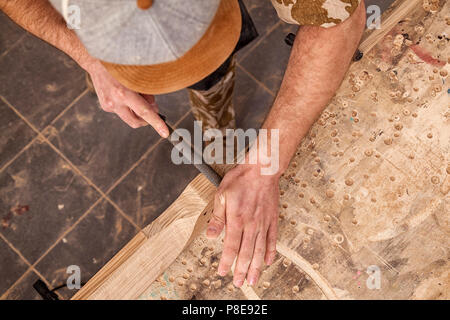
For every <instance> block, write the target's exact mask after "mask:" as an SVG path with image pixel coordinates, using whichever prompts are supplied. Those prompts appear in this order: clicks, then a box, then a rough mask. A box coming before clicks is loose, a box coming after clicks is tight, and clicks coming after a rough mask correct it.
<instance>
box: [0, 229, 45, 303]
mask: <svg viewBox="0 0 450 320" xmlns="http://www.w3.org/2000/svg"><path fill="white" fill-rule="evenodd" d="M0 239H2V240H3V241H5V243H6V244H7V245H8V246H9V248H10V249H11V250H13V251H14V252H15V253H16V254H17V255H18V256H19V258H20V259H21V260H23V262H25V264H26V265H27V266H28V269H27V271H25V272H24V273H23V274H22V276H20V277H19V279H17V280H16V281H15V282H14V283H13V284H12V285H11V286H10V287H9V289H8V290H6V291H5V293H4V294H2V296H1V297H0V300H3V299H5V298H6V296H7V295H8V294H9V293H10V292H11V290H12V289H13V288H14V287H15V286H16V285H17V284H18V283H19V282H20V281H22V280H23V279H24V278H25V277H26V276H27V275H28V274H29V273H30V272H31V271H34V272H35V273H36V274H37V275H38V276H39V277H40V278H41V279H42V281H44V282H45V284H46V285H47V286H49V287H50V286H51V285H50V282H49V281H48V280H47V279H46V278H45V277H44V276H43V275H41V274H40V273H39V272H38V271H37V270H36V269H35V268H34V266H33V265H32V264H31V263H30V262H29V261H28V260H27V259H26V258H25V257H24V256H23V255H22V253H21V252H20V251H19V249H17V248H16V247H15V246H14V245H13V244H12V243H11V242H9V240H8V239H7V238H6V237H5V236H4V235H3V234H2V233H1V232H0Z"/></svg>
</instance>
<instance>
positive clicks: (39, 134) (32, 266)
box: [0, 89, 190, 298]
mask: <svg viewBox="0 0 450 320" xmlns="http://www.w3.org/2000/svg"><path fill="white" fill-rule="evenodd" d="M87 91H88V90H87V89H86V90H84V91H83V92H82V93H81V94H80V95H79V96H78V97H77V98H76V99H75V100H74V101H72V103H70V104H69V105H68V106H67V107H66V109H65V110H63V111H62V112H61V113H60V114H59V115H58V117H57V118H60V117H61V116H62V114H63V113H65V112H66V111H67V110H69V109H70V108H71V107H72V106H73V105H74V104H75V103H76V102H77V101H78V100H79V99H81V98H82V97H83V96H84V95H85V94H86V93H87ZM0 100H2V101H3V102H4V103H5V104H6V105H7V106H8V107H10V108H11V109H12V110H13V111H14V112H15V113H16V114H17V115H18V116H19V117H20V118H21V119H22V120H23V121H24V122H25V123H26V124H27V125H28V126H29V127H30V128H31V129H32V130H33V131H35V132H36V133H37V136H36V137H35V138H34V139H33V140H32V141H31V142H29V143H28V144H27V146H26V147H25V148H23V149H22V151H20V152H19V153H18V154H17V155H16V156H15V157H14V159H16V158H17V157H18V156H19V154H22V153H23V152H24V151H25V150H26V149H27V148H29V147H30V146H31V145H32V144H33V143H34V142H35V141H36V140H38V139H39V140H42V141H44V142H46V143H47V145H48V146H50V148H51V149H53V150H54V151H55V152H56V153H57V154H58V155H59V156H60V157H61V158H63V160H65V161H66V162H67V163H68V164H69V166H70V167H71V169H72V170H73V171H74V172H75V173H77V174H78V175H80V176H81V177H82V178H83V179H84V180H85V181H86V182H87V184H88V185H90V186H91V187H92V188H94V189H95V190H96V191H97V192H98V193H99V194H100V197H99V198H98V199H97V200H96V201H95V202H94V203H93V204H92V205H91V207H89V209H88V210H87V211H86V212H85V213H83V214H82V215H81V216H80V218H79V219H78V220H77V221H75V223H73V224H72V226H70V227H69V228H67V229H66V230H65V231H64V232H63V234H62V235H61V236H60V237H59V238H58V239H57V240H56V241H55V242H54V243H53V244H52V245H51V246H50V247H49V248H48V249H47V250H46V251H45V252H44V253H43V254H42V255H41V257H40V258H39V259H37V260H36V261H35V262H34V263H33V264H30V262H29V261H28V260H26V258H25V257H24V256H23V255H22V254H21V253H20V251H19V250H17V249H16V248H15V247H13V246H12V244H10V243H9V241H7V239H6V238H5V239H4V240H5V242H6V243H7V244H8V245H9V246H10V247H11V248H12V249H13V250H14V252H16V253H17V254H18V255H19V256H20V258H21V259H22V260H24V261H25V263H26V264H27V265H28V266H29V270H27V271H26V272H25V273H24V274H23V275H22V276H21V277H20V278H19V279H18V280H17V281H16V282H15V283H14V284H13V285H12V286H11V287H10V288H9V289H8V290H7V291H6V292H5V294H3V295H2V296H1V298H3V297H5V296H6V295H7V294H8V293H9V292H10V291H11V290H12V289H13V288H14V286H15V285H17V283H18V282H19V281H21V280H23V278H24V277H25V276H26V275H28V273H29V272H31V271H34V272H35V273H36V274H37V275H39V276H40V277H41V278H42V279H43V281H45V282H46V284H47V285H48V286H51V285H50V282H49V281H48V280H47V279H45V278H44V277H43V276H42V275H41V274H40V273H39V272H38V271H37V270H36V269H35V266H36V265H37V264H38V263H39V262H41V261H42V260H43V259H44V258H45V256H47V254H48V253H49V252H50V251H51V250H53V249H54V248H55V247H56V246H57V244H58V243H59V242H60V241H61V240H62V239H63V238H64V237H65V236H66V235H67V234H69V233H70V232H71V231H72V230H73V229H74V228H75V227H76V226H77V225H78V224H79V223H80V222H81V221H82V220H83V219H84V218H85V217H86V216H87V215H88V214H89V213H90V212H91V211H92V210H93V209H94V208H95V207H96V206H97V205H98V204H99V203H100V202H101V201H103V200H106V201H108V202H109V203H110V204H111V205H112V206H113V207H114V208H115V209H116V210H117V211H118V212H119V214H120V215H121V216H123V217H124V218H125V219H126V220H127V221H129V222H130V223H131V224H132V225H133V226H134V227H135V228H136V229H137V231H138V233H139V232H140V231H142V229H141V228H140V227H139V226H138V225H137V224H136V223H135V222H134V221H133V220H132V219H131V218H130V217H129V216H128V215H127V214H126V213H125V212H124V211H123V210H122V209H121V208H120V207H119V206H118V205H117V204H116V203H115V202H114V201H112V200H111V199H110V198H109V197H108V196H107V194H108V193H109V192H110V191H111V190H112V189H113V188H114V187H115V186H117V184H118V183H120V182H121V181H122V180H123V179H124V178H125V177H126V176H127V175H128V174H129V173H130V172H131V171H132V170H133V169H134V168H136V167H137V166H138V165H139V163H140V162H142V161H143V160H144V159H145V157H146V156H148V154H150V153H151V152H152V151H153V150H154V149H155V148H156V146H158V145H159V144H160V143H161V141H163V139H162V138H160V139H159V140H158V141H157V142H156V143H155V144H154V145H153V146H151V147H150V148H149V150H147V152H146V153H145V154H144V155H143V156H142V157H141V158H140V159H139V160H138V161H137V162H136V163H135V164H134V165H133V166H132V167H131V168H130V169H129V170H128V171H127V172H126V173H125V174H124V175H123V176H122V177H121V178H120V179H119V180H120V181H119V180H118V181H116V183H115V184H114V185H113V187H111V188H109V190H108V191H107V193H106V194H105V193H104V192H103V191H102V190H101V189H100V188H99V187H98V186H97V185H95V184H94V183H93V182H92V181H91V180H90V179H89V178H88V177H86V176H85V175H84V174H83V173H82V172H81V171H80V170H79V169H78V168H77V167H76V166H75V165H74V164H73V163H72V162H71V161H70V160H69V159H68V158H67V157H66V156H65V155H64V154H63V153H62V152H61V151H60V150H59V149H58V148H57V147H56V146H54V145H53V144H52V143H51V142H50V141H49V140H48V139H47V138H46V137H45V136H44V135H43V134H42V132H40V131H39V130H38V129H37V128H36V127H35V126H34V125H33V124H32V123H31V122H30V121H28V119H26V118H25V116H23V115H22V114H21V113H20V112H19V111H18V110H17V109H16V108H14V107H13V106H12V105H11V103H9V101H8V100H6V98H4V97H3V96H0ZM189 113H190V111H188V112H186V114H184V115H183V116H182V117H181V118H180V119H179V120H178V121H177V122H176V123H175V124H174V127H177V126H178V125H179V124H180V123H181V121H183V120H184V119H185V118H186V117H187V116H188V115H189ZM54 121H55V120H54ZM54 121H52V123H54ZM49 126H50V125H49ZM49 126H47V127H45V128H44V129H43V131H44V130H45V129H47V128H48V127H49ZM12 162H13V161H9V162H8V163H7V165H9V164H11V163H12ZM7 165H6V166H4V167H3V168H1V169H0V172H2V171H3V170H4V169H5V168H6V167H7ZM0 237H2V238H4V236H3V235H2V234H1V233H0Z"/></svg>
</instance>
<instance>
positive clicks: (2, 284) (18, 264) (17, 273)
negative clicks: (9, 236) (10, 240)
mask: <svg viewBox="0 0 450 320" xmlns="http://www.w3.org/2000/svg"><path fill="white" fill-rule="evenodd" d="M0 232H1V231H0ZM0 253H1V259H0V275H1V281H0V297H1V296H2V295H3V294H4V293H5V292H6V291H7V290H8V289H9V288H10V287H11V286H12V285H13V284H14V282H16V281H17V280H18V279H19V278H20V277H21V276H22V275H23V274H24V273H25V271H27V268H28V266H27V265H26V263H25V262H24V261H23V260H22V259H21V258H20V257H19V256H18V255H17V253H15V252H14V251H13V250H12V249H11V248H10V247H9V246H8V244H7V243H6V242H5V241H3V239H2V238H0Z"/></svg>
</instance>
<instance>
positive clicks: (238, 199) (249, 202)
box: [206, 164, 279, 287]
mask: <svg viewBox="0 0 450 320" xmlns="http://www.w3.org/2000/svg"><path fill="white" fill-rule="evenodd" d="M278 183H279V177H278V176H277V175H273V176H264V175H261V173H260V168H259V166H257V165H248V164H241V165H238V166H237V167H235V168H234V169H232V170H230V171H229V172H228V173H227V174H226V175H225V177H224V179H223V181H222V183H221V184H220V186H219V188H218V191H217V193H216V196H215V199H214V213H213V217H212V218H211V221H210V223H209V225H208V229H207V232H206V235H207V236H208V237H209V238H217V237H218V236H219V235H220V233H221V232H222V230H223V228H224V226H225V242H224V248H223V252H222V258H221V260H220V264H219V268H218V273H219V274H220V275H221V276H225V275H226V274H227V273H228V272H229V271H230V268H231V266H232V265H233V262H234V260H235V258H236V257H237V261H236V266H235V270H234V279H233V283H234V285H235V286H236V287H240V286H242V284H243V283H244V280H245V279H247V282H248V283H249V284H250V285H255V284H256V283H257V282H258V279H259V275H260V272H261V268H262V265H263V262H265V263H266V264H267V265H270V264H272V262H273V260H274V258H275V254H276V242H277V225H278V203H279V185H278Z"/></svg>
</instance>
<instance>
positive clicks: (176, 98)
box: [156, 90, 191, 126]
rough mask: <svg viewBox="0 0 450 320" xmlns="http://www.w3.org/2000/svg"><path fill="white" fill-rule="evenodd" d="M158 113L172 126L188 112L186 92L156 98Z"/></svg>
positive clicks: (180, 91) (181, 91)
mask: <svg viewBox="0 0 450 320" xmlns="http://www.w3.org/2000/svg"><path fill="white" fill-rule="evenodd" d="M156 103H157V104H158V107H159V113H161V114H162V115H164V116H165V117H166V118H167V122H168V123H169V124H170V125H172V126H173V125H174V124H175V123H176V122H177V121H178V120H180V119H181V118H182V117H183V116H184V115H185V114H186V112H188V111H189V110H190V108H191V107H190V106H189V97H188V93H187V90H179V91H177V92H173V93H169V94H164V95H158V96H156Z"/></svg>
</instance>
